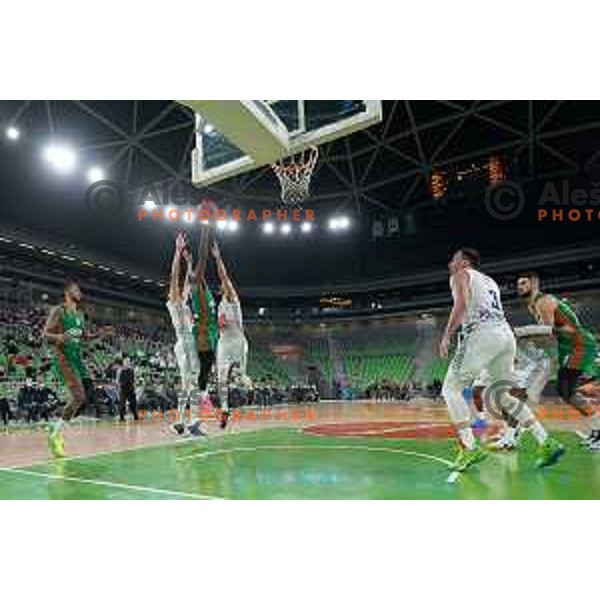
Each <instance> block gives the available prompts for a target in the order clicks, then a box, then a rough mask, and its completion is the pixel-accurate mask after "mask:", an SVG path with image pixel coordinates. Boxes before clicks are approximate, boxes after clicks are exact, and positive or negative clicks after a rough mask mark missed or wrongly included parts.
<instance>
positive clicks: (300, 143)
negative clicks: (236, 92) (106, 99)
mask: <svg viewBox="0 0 600 600" xmlns="http://www.w3.org/2000/svg"><path fill="white" fill-rule="evenodd" d="M181 102H182V103H183V104H185V105H187V106H189V107H191V108H192V109H193V110H194V111H195V113H196V148H194V149H193V150H192V184H193V185H194V186H195V187H204V186H209V185H211V184H214V183H218V182H219V181H223V180H225V179H228V178H230V177H234V176H236V175H240V174H242V173H245V172H248V171H252V170H253V169H256V168H259V167H261V166H264V165H267V164H271V163H273V162H275V161H276V160H279V159H281V158H284V157H286V156H290V155H293V154H297V153H299V152H301V151H303V150H306V149H308V148H310V147H312V146H320V145H322V144H325V143H327V142H331V141H333V140H336V139H339V138H341V137H345V136H347V135H350V134H352V133H354V132H356V131H360V130H362V129H366V128H368V127H371V126H372V125H375V124H377V123H379V122H380V121H381V119H382V101H381V100H362V101H361V102H362V105H364V110H362V111H361V112H357V113H355V114H352V115H350V116H345V117H341V118H340V119H339V120H337V121H335V122H332V123H328V124H326V125H322V126H320V127H317V128H314V129H311V130H307V124H306V121H307V120H306V114H305V106H306V103H307V102H312V101H306V100H297V101H296V102H297V121H298V123H297V127H296V128H295V129H294V130H292V131H289V130H288V129H287V127H286V126H285V124H284V123H283V121H282V119H280V118H279V116H278V115H277V113H276V112H275V110H276V104H277V102H283V101H273V100H269V101H267V100H240V101H217V100H214V101H204V100H186V101H181ZM274 107H275V109H274ZM207 123H210V124H211V126H214V127H215V128H216V129H218V130H219V132H222V135H223V136H224V137H225V138H227V140H228V142H229V143H233V141H232V137H233V138H235V140H236V144H235V145H236V147H237V148H238V149H240V152H241V153H242V156H239V157H237V158H234V159H233V160H229V161H227V162H224V163H223V164H219V165H215V166H210V167H207V166H206V161H205V155H204V136H206V135H210V134H209V133H206V131H205V126H206V124H207ZM228 129H229V132H230V135H227V133H226V131H227V130H228Z"/></svg>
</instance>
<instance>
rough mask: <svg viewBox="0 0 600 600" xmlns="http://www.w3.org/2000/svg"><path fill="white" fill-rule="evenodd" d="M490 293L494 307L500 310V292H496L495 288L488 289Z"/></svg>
mask: <svg viewBox="0 0 600 600" xmlns="http://www.w3.org/2000/svg"><path fill="white" fill-rule="evenodd" d="M488 294H489V295H490V296H491V297H492V299H491V304H492V308H494V309H496V310H500V299H499V298H498V294H496V292H495V290H488Z"/></svg>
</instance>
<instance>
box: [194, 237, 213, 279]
mask: <svg viewBox="0 0 600 600" xmlns="http://www.w3.org/2000/svg"><path fill="white" fill-rule="evenodd" d="M211 241H212V228H211V227H210V226H209V227H203V231H202V234H201V237H200V243H199V244H198V262H197V263H196V271H195V276H196V281H197V282H198V283H199V284H200V283H202V282H203V281H204V276H205V275H206V263H207V261H208V251H209V248H210V245H211Z"/></svg>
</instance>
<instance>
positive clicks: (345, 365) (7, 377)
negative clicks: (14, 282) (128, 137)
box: [0, 304, 446, 423]
mask: <svg viewBox="0 0 600 600" xmlns="http://www.w3.org/2000/svg"><path fill="white" fill-rule="evenodd" d="M49 308H50V307H49V306H48V305H45V304H40V305H36V306H27V307H25V306H15V305H12V306H0V419H1V420H2V421H3V422H4V423H7V422H8V421H9V420H19V421H22V422H37V421H45V420H48V419H51V418H52V417H54V416H56V415H58V414H60V410H61V408H62V406H63V405H64V403H65V400H66V390H65V389H64V388H63V387H62V384H61V381H59V380H58V379H57V377H56V374H55V371H54V369H53V354H52V349H51V348H50V347H49V346H48V345H47V344H45V343H44V342H43V340H42V335H41V332H42V328H43V326H44V323H45V320H46V317H47V315H48V312H49ZM123 320H126V321H127V322H125V323H123V322H121V323H118V322H117V323H115V322H110V323H103V322H102V321H101V319H94V325H90V327H91V330H92V331H93V329H94V326H100V325H104V324H111V325H113V326H114V328H115V333H114V335H111V336H110V337H108V338H104V339H99V340H95V341H89V342H86V343H85V345H84V361H85V363H86V365H87V367H88V369H89V371H90V375H91V377H92V379H93V381H94V387H95V391H96V394H95V396H96V397H95V399H94V403H93V405H92V406H87V407H86V409H85V413H84V414H86V415H88V416H94V417H105V416H109V417H115V418H116V417H117V416H120V417H121V418H123V413H124V400H123V398H122V394H121V393H120V391H121V390H120V386H119V385H118V383H117V374H118V372H119V369H121V368H122V366H123V359H124V358H125V357H127V358H128V359H129V361H130V362H131V366H132V369H133V370H134V372H135V400H136V407H135V409H140V410H145V411H148V412H152V411H167V410H170V409H172V408H176V407H177V385H178V372H177V367H176V363H175V358H174V355H173V342H174V339H173V333H172V331H171V328H170V327H169V325H168V323H167V321H166V320H162V321H161V320H160V319H156V320H155V321H152V320H149V319H146V320H145V321H142V320H137V321H136V320H135V319H123ZM337 344H338V352H339V356H338V358H337V359H336V357H335V355H334V353H332V351H331V346H330V345H329V342H328V340H327V339H326V338H324V337H321V338H316V337H313V338H307V339H306V340H305V341H304V345H303V351H304V357H303V360H304V361H305V364H304V367H303V368H304V371H303V373H304V376H303V377H300V378H298V377H297V374H296V375H293V374H292V373H291V372H290V368H289V365H286V364H285V361H282V360H281V358H280V357H278V356H276V355H275V354H274V353H273V352H271V351H270V349H269V346H268V344H266V343H262V340H261V342H258V341H257V340H255V339H252V335H250V354H249V362H248V375H249V377H250V379H251V380H252V381H253V383H254V385H253V387H252V388H251V389H246V388H236V387H234V388H233V389H232V390H231V398H230V403H231V404H232V405H233V406H245V405H259V406H272V405H277V404H281V403H288V402H294V403H302V402H315V401H317V400H319V398H323V397H329V398H331V397H332V398H339V399H356V398H370V399H374V400H393V401H404V402H407V401H410V400H411V398H413V397H414V396H415V395H417V394H427V395H429V396H433V397H435V396H437V395H439V391H440V388H441V379H442V378H443V373H444V370H445V368H446V364H445V363H443V362H440V361H439V360H438V361H436V362H435V364H434V363H432V365H431V367H430V368H429V370H428V372H427V379H426V380H425V381H419V382H417V380H416V378H415V365H414V355H413V354H411V353H412V352H413V350H414V349H413V348H410V347H408V346H406V345H405V344H404V345H403V344H402V343H401V342H400V341H398V340H397V339H396V338H395V337H394V336H391V335H390V336H387V337H386V334H385V333H383V332H382V331H381V330H380V331H379V332H378V336H377V337H375V338H373V337H369V338H361V339H352V338H344V337H343V336H340V337H339V338H338V342H337ZM336 360H337V362H336ZM340 368H341V369H343V371H344V378H343V380H339V379H337V378H336V370H339V369H340ZM326 381H327V382H333V384H332V385H331V384H330V383H328V384H325V383H324V382H326ZM213 403H214V404H215V406H216V405H218V403H217V400H216V398H215V397H214V394H213ZM130 404H131V402H130ZM135 409H133V410H135Z"/></svg>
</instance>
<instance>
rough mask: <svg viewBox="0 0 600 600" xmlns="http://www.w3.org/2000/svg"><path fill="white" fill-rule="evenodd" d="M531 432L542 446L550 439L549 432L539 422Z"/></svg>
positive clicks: (532, 427) (536, 422)
mask: <svg viewBox="0 0 600 600" xmlns="http://www.w3.org/2000/svg"><path fill="white" fill-rule="evenodd" d="M529 430H530V431H531V433H532V434H533V437H535V439H536V440H537V442H538V444H540V445H541V444H543V443H544V442H545V441H546V440H547V439H548V432H547V431H546V430H545V429H544V428H543V427H542V424H541V423H540V422H539V421H534V423H533V425H532V426H531V427H530V428H529Z"/></svg>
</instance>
